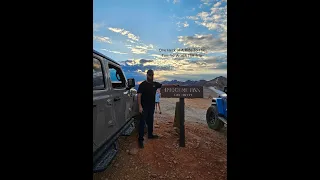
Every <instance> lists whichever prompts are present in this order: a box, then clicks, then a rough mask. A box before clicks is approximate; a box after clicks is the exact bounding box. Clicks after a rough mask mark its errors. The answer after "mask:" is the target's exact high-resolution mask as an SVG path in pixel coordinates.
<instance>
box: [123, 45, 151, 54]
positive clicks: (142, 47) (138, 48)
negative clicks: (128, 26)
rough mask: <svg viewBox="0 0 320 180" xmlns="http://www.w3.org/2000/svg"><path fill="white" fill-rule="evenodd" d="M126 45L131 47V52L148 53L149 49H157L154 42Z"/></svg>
mask: <svg viewBox="0 0 320 180" xmlns="http://www.w3.org/2000/svg"><path fill="white" fill-rule="evenodd" d="M126 46H127V48H129V49H131V52H132V53H134V54H147V52H148V51H151V50H155V49H154V46H153V45H152V44H149V45H145V44H143V43H140V44H139V45H136V46H134V47H132V46H131V45H126Z"/></svg>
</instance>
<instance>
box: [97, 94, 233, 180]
mask: <svg viewBox="0 0 320 180" xmlns="http://www.w3.org/2000/svg"><path fill="white" fill-rule="evenodd" d="M205 97H206V96H205ZM177 101H178V99H169V98H162V99H161V108H162V109H161V110H162V114H159V113H157V114H155V128H154V132H155V134H158V135H159V136H160V138H159V139H155V140H148V139H147V138H145V139H146V140H145V148H144V149H139V148H138V144H137V133H136V132H134V133H133V134H132V135H131V136H128V137H120V138H119V148H120V150H119V153H118V154H117V156H116V158H115V159H114V160H113V162H112V163H111V164H110V166H109V167H108V169H107V170H105V171H104V172H101V173H96V174H93V179H95V180H100V179H101V180H107V179H108V180H122V179H124V180H130V179H134V180H140V179H141V180H149V179H196V180H202V179H203V180H206V179H210V180H220V179H221V180H222V179H223V180H225V179H227V137H226V133H225V132H226V131H222V132H216V131H214V130H211V129H209V128H208V126H207V124H206V121H205V112H206V109H207V108H208V107H209V106H210V104H211V99H210V98H203V99H186V100H185V120H186V122H185V135H186V144H185V145H186V146H185V147H179V135H178V133H176V131H175V130H174V127H173V121H174V112H175V102H177Z"/></svg>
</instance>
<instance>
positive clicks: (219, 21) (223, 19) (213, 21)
mask: <svg viewBox="0 0 320 180" xmlns="http://www.w3.org/2000/svg"><path fill="white" fill-rule="evenodd" d="M203 2H207V0H203ZM201 5H202V4H201ZM187 19H191V20H194V21H195V23H196V24H198V25H200V26H204V27H206V28H208V30H217V31H218V32H224V31H227V5H226V4H224V5H223V4H222V3H221V2H217V3H216V4H214V5H213V6H212V7H211V8H210V10H209V11H203V12H200V13H198V14H197V15H195V16H187Z"/></svg>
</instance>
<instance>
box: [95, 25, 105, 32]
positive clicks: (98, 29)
mask: <svg viewBox="0 0 320 180" xmlns="http://www.w3.org/2000/svg"><path fill="white" fill-rule="evenodd" d="M104 26H105V24H104V23H93V31H94V32H97V31H100V28H102V27H104Z"/></svg>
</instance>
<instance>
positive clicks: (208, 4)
mask: <svg viewBox="0 0 320 180" xmlns="http://www.w3.org/2000/svg"><path fill="white" fill-rule="evenodd" d="M201 2H203V4H204V5H207V6H210V5H211V3H210V2H212V0H201Z"/></svg>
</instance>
